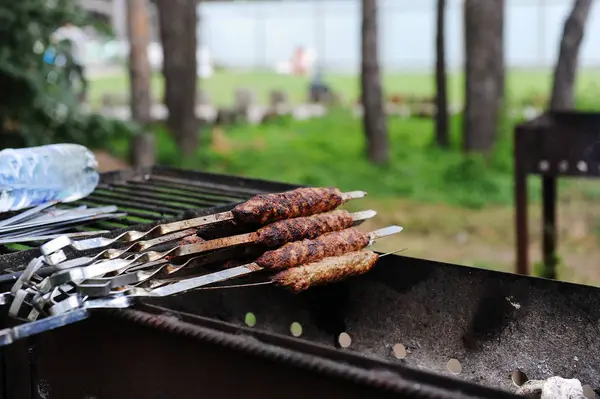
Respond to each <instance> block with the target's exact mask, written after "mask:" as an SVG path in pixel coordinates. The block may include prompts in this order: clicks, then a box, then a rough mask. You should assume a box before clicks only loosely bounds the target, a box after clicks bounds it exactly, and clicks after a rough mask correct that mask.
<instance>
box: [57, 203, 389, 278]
mask: <svg viewBox="0 0 600 399" xmlns="http://www.w3.org/2000/svg"><path fill="white" fill-rule="evenodd" d="M376 214H377V212H375V211H373V210H367V211H361V212H355V213H349V212H348V211H345V210H337V211H331V212H326V213H320V214H316V215H312V216H306V217H300V218H295V219H285V220H280V221H278V222H274V223H271V224H269V225H266V226H263V227H261V228H260V229H258V231H256V232H252V233H247V234H239V235H236V236H231V237H223V238H218V239H215V240H210V241H205V240H203V239H201V238H200V237H198V238H194V237H196V236H194V235H190V234H193V233H190V230H189V229H188V230H184V231H181V232H176V233H171V234H167V235H166V236H161V237H158V238H154V239H151V240H147V241H140V242H138V243H136V244H134V245H137V244H140V243H145V245H144V248H149V247H152V246H155V245H159V244H163V243H165V242H169V241H172V240H173V239H181V240H179V241H178V245H177V246H176V247H175V248H178V250H177V251H176V253H174V254H172V255H170V257H171V258H173V257H177V256H186V255H189V254H199V253H204V252H209V251H213V250H216V249H222V248H228V247H234V246H238V245H243V244H255V245H261V246H266V247H269V248H272V247H276V246H279V245H283V244H285V243H286V242H290V241H297V240H302V239H304V238H314V237H317V236H319V235H321V234H323V233H325V232H328V231H337V230H343V229H345V228H347V227H350V226H352V225H356V224H360V223H362V222H363V221H364V220H366V219H369V218H372V217H373V216H375V215H376ZM185 232H187V234H188V235H187V236H185V235H183V233H185ZM182 237H183V238H182ZM130 249H131V247H128V248H124V249H112V248H111V249H107V250H104V251H102V252H100V253H98V254H96V255H94V256H90V257H81V258H75V259H70V260H68V261H65V262H62V263H61V264H60V265H59V266H60V269H71V268H74V267H81V266H86V265H89V264H91V263H93V262H95V261H97V260H99V259H115V258H118V257H121V256H122V255H131V253H130V252H129V250H130ZM152 253H153V252H152Z"/></svg>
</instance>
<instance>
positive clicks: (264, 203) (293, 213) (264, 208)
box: [231, 187, 343, 224]
mask: <svg viewBox="0 0 600 399" xmlns="http://www.w3.org/2000/svg"><path fill="white" fill-rule="evenodd" d="M342 202H343V199H342V192H341V191H340V190H338V189H337V188H334V187H317V188H314V187H312V188H311V187H308V188H298V189H295V190H291V191H286V192H284V193H278V194H261V195H257V196H255V197H253V198H250V199H249V200H248V201H246V202H244V203H243V204H239V205H238V206H236V207H235V208H233V209H232V210H231V213H232V214H233V216H234V218H235V219H236V220H237V221H240V222H243V223H260V224H267V223H270V222H275V221H277V220H282V219H291V218H295V217H301V216H310V215H313V214H316V213H323V212H328V211H332V210H334V209H335V208H337V207H338V206H340V205H341V204H342Z"/></svg>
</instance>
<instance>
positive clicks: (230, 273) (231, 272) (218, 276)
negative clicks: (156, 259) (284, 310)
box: [148, 226, 402, 296]
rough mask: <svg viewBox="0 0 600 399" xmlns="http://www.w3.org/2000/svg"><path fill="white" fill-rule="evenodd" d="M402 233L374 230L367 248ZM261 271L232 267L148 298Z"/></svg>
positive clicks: (160, 290) (156, 291)
mask: <svg viewBox="0 0 600 399" xmlns="http://www.w3.org/2000/svg"><path fill="white" fill-rule="evenodd" d="M401 231H402V227H400V226H389V227H385V228H383V229H379V230H375V231H372V232H370V233H369V238H370V242H369V244H368V246H370V245H373V243H374V242H375V240H377V239H379V238H382V237H386V236H389V235H393V234H397V233H399V232H401ZM259 270H262V267H260V266H259V265H257V264H256V263H249V264H247V265H243V266H238V267H232V268H230V269H226V270H221V271H218V272H215V273H210V274H206V275H204V276H199V277H194V278H190V279H185V280H182V281H179V282H177V283H174V284H169V285H166V286H164V287H160V288H156V289H154V290H152V291H150V292H149V293H148V295H149V296H170V295H175V294H180V293H182V292H185V291H189V290H193V289H195V288H198V287H202V286H204V285H208V284H213V283H217V282H220V281H225V280H229V279H232V278H235V277H241V276H245V275H247V274H250V273H252V272H256V271H259Z"/></svg>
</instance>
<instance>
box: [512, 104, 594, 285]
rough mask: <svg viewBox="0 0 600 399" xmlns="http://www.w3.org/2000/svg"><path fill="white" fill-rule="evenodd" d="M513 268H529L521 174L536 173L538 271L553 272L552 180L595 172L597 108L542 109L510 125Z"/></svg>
mask: <svg viewBox="0 0 600 399" xmlns="http://www.w3.org/2000/svg"><path fill="white" fill-rule="evenodd" d="M514 140H515V141H514V143H515V147H514V154H515V172H514V173H515V229H516V241H517V250H516V252H517V265H516V272H517V273H519V274H529V272H530V270H529V265H528V247H529V236H528V226H527V203H528V201H527V176H528V175H529V174H537V175H540V176H541V177H542V201H543V202H542V204H543V205H542V258H543V264H544V268H543V269H542V271H541V273H542V277H546V278H556V266H557V257H556V235H557V234H556V180H557V178H558V177H562V176H573V177H596V178H598V177H600V113H584V112H548V113H545V114H543V115H542V116H540V117H538V118H536V119H533V120H531V121H529V122H525V123H523V124H520V125H518V126H517V127H516V129H515V138H514Z"/></svg>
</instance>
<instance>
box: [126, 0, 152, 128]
mask: <svg viewBox="0 0 600 399" xmlns="http://www.w3.org/2000/svg"><path fill="white" fill-rule="evenodd" d="M126 4H127V34H128V35H129V43H130V49H129V79H130V82H129V89H130V96H129V97H130V100H129V102H130V106H131V118H132V119H133V120H134V121H137V122H140V123H148V122H150V120H151V115H150V107H151V104H152V99H151V94H150V62H149V61H148V42H149V37H150V31H149V16H148V0H128V1H126Z"/></svg>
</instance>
